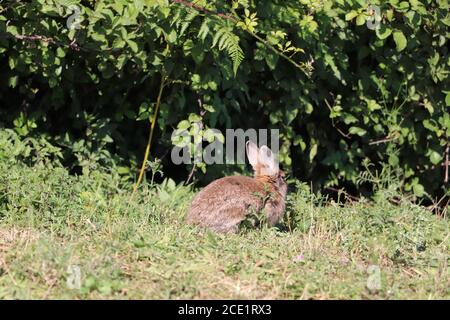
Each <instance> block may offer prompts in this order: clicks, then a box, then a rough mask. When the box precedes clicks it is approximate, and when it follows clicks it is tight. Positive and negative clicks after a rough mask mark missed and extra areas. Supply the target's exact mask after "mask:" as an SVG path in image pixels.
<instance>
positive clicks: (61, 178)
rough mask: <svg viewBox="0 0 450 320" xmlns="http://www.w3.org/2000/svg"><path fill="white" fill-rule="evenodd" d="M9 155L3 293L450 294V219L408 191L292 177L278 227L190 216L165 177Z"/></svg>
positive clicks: (1, 213)
mask: <svg viewBox="0 0 450 320" xmlns="http://www.w3.org/2000/svg"><path fill="white" fill-rule="evenodd" d="M131 189H132V186H131V185H130V184H129V183H126V182H124V181H122V180H121V179H120V177H119V176H117V175H116V174H114V173H101V172H93V173H91V174H90V175H89V176H87V175H84V176H73V175H69V174H68V173H67V171H66V170H65V169H63V168H58V167H56V168H50V167H45V166H39V165H38V166H33V167H28V166H24V165H15V164H14V165H12V164H11V163H8V164H6V163H0V299H43V298H45V299H86V298H87V299H211V298H215V299H437V298H443V299H449V298H450V278H449V268H448V262H449V256H450V254H449V253H450V249H449V245H450V240H449V235H450V225H449V221H448V217H440V216H437V215H434V214H432V213H431V212H430V211H428V210H426V209H425V208H423V207H420V206H418V205H416V204H413V203H411V202H410V201H408V200H407V198H406V197H401V196H397V197H396V199H397V201H396V202H397V204H394V203H392V201H389V196H388V195H386V194H383V192H387V191H384V190H379V191H378V196H377V197H374V199H370V200H369V199H361V200H359V201H353V202H347V203H346V204H345V205H341V204H338V203H335V202H333V201H331V200H330V199H327V198H326V197H323V196H317V195H313V194H311V193H310V192H309V190H308V189H309V188H308V187H307V185H305V184H300V183H297V184H296V185H291V187H290V190H291V192H290V193H289V197H288V206H287V213H286V216H285V220H284V221H283V223H282V224H281V225H279V226H277V227H275V228H268V227H264V226H263V227H260V228H258V229H250V230H248V229H245V230H242V231H241V232H240V233H238V234H235V235H221V234H215V233H212V232H208V231H205V230H199V229H196V228H194V227H191V226H188V225H185V223H184V222H183V221H184V216H185V214H186V210H187V207H188V205H189V202H190V200H191V199H192V196H193V194H194V192H193V191H192V189H191V188H190V187H184V186H179V185H178V186H177V185H175V184H174V183H173V182H172V181H170V180H166V182H165V183H163V184H155V185H153V186H152V185H149V184H148V183H144V184H143V185H142V186H141V188H140V189H139V190H138V192H137V193H136V194H135V195H134V196H133V198H130V194H131V191H130V190H131Z"/></svg>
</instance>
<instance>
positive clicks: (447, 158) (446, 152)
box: [444, 142, 450, 183]
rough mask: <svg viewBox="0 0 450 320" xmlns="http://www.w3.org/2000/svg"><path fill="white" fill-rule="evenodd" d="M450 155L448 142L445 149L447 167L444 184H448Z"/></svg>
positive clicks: (445, 165)
mask: <svg viewBox="0 0 450 320" xmlns="http://www.w3.org/2000/svg"><path fill="white" fill-rule="evenodd" d="M449 153H450V142H447V147H446V148H445V161H444V167H445V174H444V183H447V182H448V167H449V165H450V161H449Z"/></svg>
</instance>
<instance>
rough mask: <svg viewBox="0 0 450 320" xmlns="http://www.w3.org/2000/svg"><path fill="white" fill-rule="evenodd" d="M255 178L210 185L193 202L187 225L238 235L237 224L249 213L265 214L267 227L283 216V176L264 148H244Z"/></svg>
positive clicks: (223, 180) (232, 178) (231, 178)
mask: <svg viewBox="0 0 450 320" xmlns="http://www.w3.org/2000/svg"><path fill="white" fill-rule="evenodd" d="M246 152H247V157H248V159H249V162H250V164H251V166H252V167H253V170H254V177H253V178H252V177H247V176H229V177H224V178H221V179H218V180H215V181H213V182H211V183H210V184H209V185H207V186H206V187H205V188H204V189H203V190H201V191H200V192H199V193H198V194H197V195H196V196H195V197H194V199H193V201H192V204H191V206H190V208H189V211H188V214H187V217H186V223H188V224H193V225H197V226H200V227H206V228H209V229H211V230H214V231H216V232H219V233H237V232H238V229H239V224H240V223H241V222H242V221H243V220H244V219H245V218H246V216H247V215H248V214H249V213H251V212H255V211H256V212H260V211H261V210H264V211H263V212H264V213H265V214H266V217H267V222H268V224H269V225H270V226H273V225H274V224H276V223H277V222H278V221H279V220H280V219H281V218H282V217H283V214H284V210H285V198H286V192H287V185H286V182H285V181H284V176H285V174H284V172H283V171H281V170H280V169H279V167H278V164H277V163H276V162H275V159H274V154H273V153H272V151H271V150H270V149H269V148H268V147H267V146H262V147H261V148H259V149H258V147H257V145H256V144H254V143H253V142H251V141H248V142H247V144H246Z"/></svg>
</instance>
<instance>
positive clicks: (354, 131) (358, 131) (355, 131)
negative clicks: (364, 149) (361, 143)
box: [348, 127, 367, 137]
mask: <svg viewBox="0 0 450 320" xmlns="http://www.w3.org/2000/svg"><path fill="white" fill-rule="evenodd" d="M348 132H349V133H350V134H356V135H358V136H360V137H362V136H363V135H365V134H366V133H367V131H366V130H364V129H362V128H359V127H351V128H350V129H349V131H348Z"/></svg>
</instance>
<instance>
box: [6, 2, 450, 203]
mask: <svg viewBox="0 0 450 320" xmlns="http://www.w3.org/2000/svg"><path fill="white" fill-rule="evenodd" d="M373 3H374V4H377V5H379V7H380V12H381V25H380V28H379V29H377V30H372V29H370V28H368V27H367V25H366V20H367V19H370V18H371V17H370V16H368V14H367V7H368V4H367V3H366V2H365V1H357V0H348V1H318V0H317V1H316V0H311V1H309V0H302V1H290V0H289V1H277V0H271V1H247V0H235V1H232V2H231V4H230V2H229V1H227V2H225V1H196V4H197V6H194V7H190V6H189V2H188V1H187V0H186V1H184V0H177V1H175V0H171V1H167V0H146V1H144V0H138V1H131V0H120V1H115V0H103V1H87V0H86V1H79V0H34V1H31V3H30V4H27V5H24V4H21V3H20V2H16V1H6V2H5V3H3V4H1V5H0V32H1V34H2V37H1V39H0V61H1V64H2V65H4V66H8V67H6V68H4V69H3V77H2V79H1V80H0V102H1V104H2V111H1V119H2V120H1V122H2V125H3V126H5V127H10V128H14V129H15V131H16V132H17V133H19V134H21V135H24V136H27V135H41V134H46V135H48V136H50V137H51V142H52V143H53V144H56V145H58V146H59V147H61V148H62V151H63V163H64V164H65V165H67V166H69V167H72V168H73V169H74V170H80V168H83V169H85V170H88V172H89V168H91V167H92V166H94V164H96V163H103V164H104V165H108V166H111V165H112V164H113V163H114V164H118V165H119V168H120V171H121V173H123V174H129V172H127V168H128V167H129V164H128V161H129V162H130V163H131V166H132V167H133V171H132V172H131V173H132V174H134V173H135V166H136V165H137V164H138V162H140V159H141V157H142V153H143V147H144V145H145V140H146V136H147V134H148V133H147V130H148V124H147V122H146V121H142V120H147V119H149V118H150V115H151V114H152V113H153V111H154V108H155V100H156V96H157V95H158V92H159V88H160V83H161V79H165V84H166V86H165V88H164V91H163V95H162V104H161V110H160V113H159V117H158V129H159V130H157V133H156V135H155V137H154V138H155V139H154V140H155V142H156V145H155V146H154V147H153V149H152V154H154V155H157V156H158V157H163V156H164V155H165V154H166V153H167V149H168V148H170V144H171V142H170V134H171V133H172V131H173V128H175V127H176V126H177V125H178V124H179V123H180V122H181V121H182V120H184V119H186V118H188V116H189V115H190V114H197V115H198V114H200V113H201V111H205V112H206V113H205V114H204V117H203V121H204V122H205V124H206V125H207V126H209V127H215V128H219V129H224V128H230V127H232V128H279V129H280V133H281V139H282V141H281V146H282V147H281V161H282V164H284V166H285V167H287V168H289V169H290V170H291V173H292V175H294V176H295V177H297V178H300V179H302V180H308V181H309V180H311V181H312V182H313V187H314V190H317V188H320V187H324V186H336V185H340V186H346V187H349V188H353V191H356V190H357V187H356V183H357V181H358V172H360V171H361V168H363V167H364V166H365V165H366V164H367V162H368V161H369V162H371V163H373V164H374V165H375V167H376V168H379V166H380V164H382V163H384V162H388V163H389V164H390V165H392V166H397V167H398V168H399V169H401V170H402V172H403V174H404V176H405V180H404V181H403V187H404V189H405V190H406V191H411V192H413V193H414V194H415V195H416V196H419V197H421V196H424V195H426V194H429V195H432V196H438V195H442V194H444V193H445V192H447V189H448V182H444V170H445V166H444V165H443V164H444V162H445V155H446V152H445V150H446V147H448V145H449V136H450V115H449V112H448V111H449V109H448V108H449V105H450V81H449V79H448V78H449V75H448V74H449V70H450V56H449V52H448V50H449V46H448V41H449V38H450V33H449V32H448V27H449V26H450V15H449V13H448V12H449V10H448V9H449V4H448V1H444V0H440V1H428V0H422V1H418V0H416V1H410V2H406V1H397V0H390V1H383V2H379V1H373ZM70 5H76V6H78V8H80V9H81V11H80V13H81V17H82V21H80V24H79V25H80V28H79V29H68V28H67V25H66V22H67V21H72V22H74V23H77V22H78V21H77V20H74V19H73V18H74V17H75V16H74V14H76V10H74V9H73V8H74V7H71V6H70ZM202 8H206V9H207V10H209V11H206V10H203V9H202ZM69 9H72V10H69ZM255 14H256V15H255ZM230 17H231V18H230ZM236 19H239V21H241V22H237V21H238V20H236ZM292 54H294V55H293V56H292ZM311 59H313V62H312V60H311ZM311 63H312V66H313V68H314V70H313V71H312V73H311V76H310V77H309V76H308V74H309V70H308V67H309V66H310V64H311ZM198 99H201V101H202V103H203V109H204V110H200V108H199V106H198V102H197V101H198ZM243 114H245V115H246V116H245V117H243V116H242V115H243ZM447 150H448V148H447ZM447 154H448V151H447ZM163 165H164V166H165V168H166V170H165V171H166V172H171V173H172V177H174V178H176V179H178V180H181V179H184V178H185V177H186V176H187V174H188V172H187V170H190V168H185V169H184V170H171V166H172V164H170V162H169V161H168V160H167V157H166V158H165V160H164V161H163ZM94 167H95V166H94ZM86 168H87V169H86ZM169 169H170V170H169ZM208 169H209V168H208ZM211 170H212V168H211ZM219 171H220V170H219ZM211 172H213V171H211ZM217 174H222V173H221V172H219V173H217ZM214 175H216V173H215V174H209V175H208V176H209V178H211V177H213V176H214ZM359 190H361V192H362V191H364V189H363V188H359ZM369 191H370V190H369Z"/></svg>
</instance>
